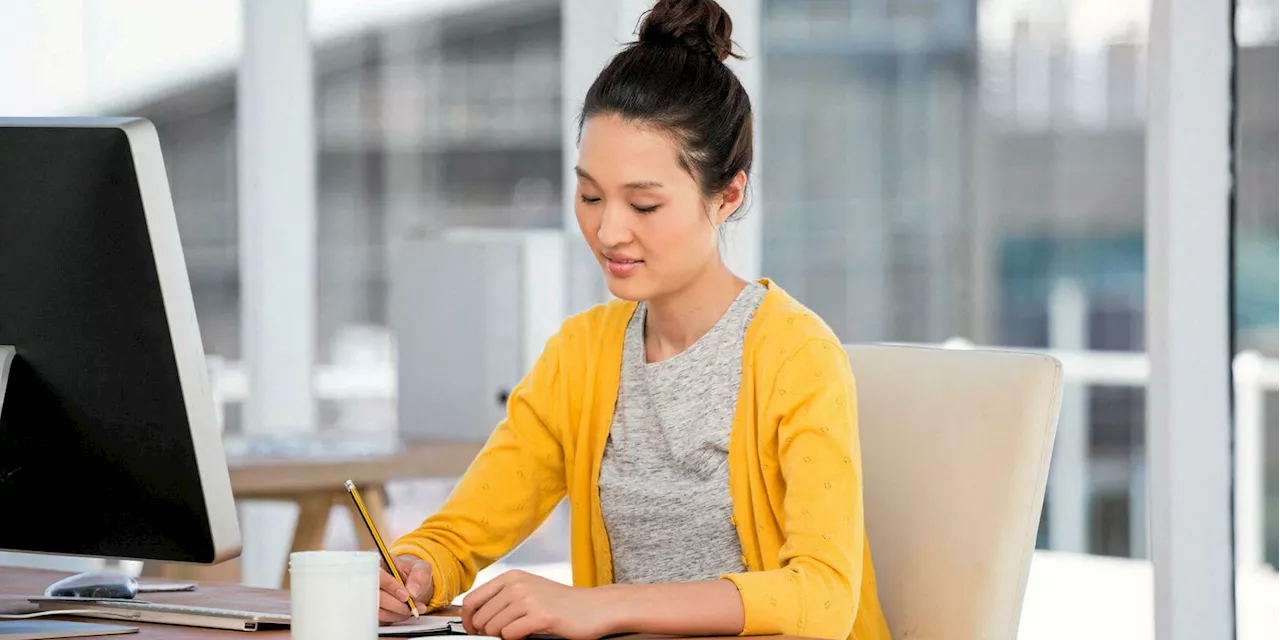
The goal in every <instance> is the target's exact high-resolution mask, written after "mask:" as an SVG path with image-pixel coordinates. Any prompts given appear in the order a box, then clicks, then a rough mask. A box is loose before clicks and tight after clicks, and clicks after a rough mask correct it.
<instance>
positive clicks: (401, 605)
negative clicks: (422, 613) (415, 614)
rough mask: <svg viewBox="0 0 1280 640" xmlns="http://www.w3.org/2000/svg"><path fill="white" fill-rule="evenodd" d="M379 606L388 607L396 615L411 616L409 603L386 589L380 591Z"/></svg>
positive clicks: (381, 607) (380, 607)
mask: <svg viewBox="0 0 1280 640" xmlns="http://www.w3.org/2000/svg"><path fill="white" fill-rule="evenodd" d="M378 608H379V609H386V610H387V611H390V612H392V613H394V614H396V615H402V616H404V617H406V618H407V617H409V605H408V604H407V603H405V601H404V600H400V599H398V598H396V597H395V596H394V595H392V594H390V593H387V592H386V591H379V592H378Z"/></svg>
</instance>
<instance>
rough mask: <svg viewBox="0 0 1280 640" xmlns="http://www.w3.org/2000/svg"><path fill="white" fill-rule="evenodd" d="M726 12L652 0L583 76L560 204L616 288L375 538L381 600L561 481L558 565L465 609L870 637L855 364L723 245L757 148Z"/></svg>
mask: <svg viewBox="0 0 1280 640" xmlns="http://www.w3.org/2000/svg"><path fill="white" fill-rule="evenodd" d="M731 29H732V25H731V22H730V19H729V16H728V15H727V14H726V13H725V12H724V10H723V9H721V8H720V6H719V5H717V4H716V3H715V2H714V1H713V0H661V1H659V2H658V3H657V5H656V6H655V7H654V8H653V9H652V10H651V11H650V12H649V13H648V15H647V17H646V18H645V20H644V22H643V24H642V25H641V28H640V32H639V35H640V37H639V40H638V42H636V43H633V44H632V45H630V46H629V47H628V48H627V49H626V50H624V51H623V52H621V53H619V54H618V55H617V57H615V58H614V59H613V60H612V61H611V62H610V64H609V65H608V67H606V68H605V69H604V70H603V71H602V72H601V73H600V76H599V77H598V78H597V79H596V81H595V83H594V84H593V85H592V86H591V89H590V90H589V91H588V93H587V96H586V100H585V102H584V106H583V111H582V117H581V120H580V121H579V146H580V152H579V163H578V166H577V176H578V187H577V202H576V204H575V213H576V214H577V219H578V224H579V226H580V228H581V230H582V234H583V236H584V237H585V238H586V240H587V243H588V244H589V245H590V247H591V250H592V251H593V252H594V254H595V256H596V258H597V260H599V262H600V266H601V267H602V268H603V270H604V272H605V276H606V278H607V280H608V285H609V289H610V291H612V293H613V294H614V295H615V296H616V297H617V298H618V300H614V301H612V302H610V303H607V304H604V305H601V306H599V307H596V308H594V309H592V310H590V311H587V312H585V313H583V314H580V315H578V316H575V317H573V318H570V319H569V320H567V321H566V322H565V323H564V325H563V326H562V327H561V329H560V331H559V333H558V334H557V335H556V336H555V337H553V338H552V339H551V340H550V341H549V342H548V344H547V346H546V349H545V351H544V352H543V354H542V355H541V357H540V358H539V360H538V362H537V363H536V364H535V365H534V367H533V369H532V370H531V371H530V372H529V373H528V375H527V376H526V377H525V378H524V380H522V381H521V383H520V384H519V385H518V386H517V387H516V389H515V390H514V391H513V393H512V395H511V397H510V399H509V402H508V414H507V418H506V419H505V420H503V421H502V423H501V424H499V425H498V427H497V429H496V430H495V431H494V433H493V435H492V436H491V437H490V439H489V441H488V443H487V444H486V446H485V448H484V450H483V452H482V453H481V454H480V455H479V456H478V457H477V458H476V460H475V462H474V463H473V464H472V465H471V467H470V469H469V470H468V471H467V473H466V475H465V476H464V477H463V478H462V479H461V481H460V483H459V484H458V486H457V488H456V489H455V490H454V492H453V493H452V495H451V496H450V497H449V500H448V501H447V502H446V504H445V505H444V507H443V508H442V509H441V510H440V512H439V513H437V514H435V515H433V516H431V517H430V518H428V519H427V520H426V521H425V522H424V523H423V524H422V525H421V526H420V527H419V528H418V529H417V530H416V531H414V532H412V533H410V534H408V535H406V536H404V537H403V538H401V539H400V540H398V541H397V542H396V544H394V545H393V548H392V553H394V554H395V555H396V556H397V564H398V565H399V569H400V571H401V572H402V575H404V576H406V586H407V589H406V588H405V587H401V586H400V585H399V583H397V582H396V581H395V580H394V579H393V578H391V577H390V576H388V575H386V574H385V573H384V575H383V576H382V586H381V588H382V592H381V594H380V598H381V608H382V610H381V618H382V620H383V621H384V622H392V621H397V620H402V619H404V618H406V617H407V616H408V615H409V614H410V612H409V609H408V605H407V604H406V601H407V600H408V598H409V596H410V595H412V596H413V599H414V601H415V602H416V603H418V604H419V606H420V607H421V608H422V610H423V611H427V610H434V609H437V608H440V607H443V606H446V605H448V604H449V603H450V602H451V601H452V600H453V599H454V598H455V597H456V596H457V595H458V594H460V593H462V592H464V591H466V590H467V589H469V588H470V587H471V585H472V582H473V581H474V579H475V576H476V573H477V571H479V570H480V569H482V568H484V567H486V566H488V565H490V564H491V563H493V562H494V561H496V560H498V559H499V558H501V557H502V556H504V555H505V554H507V553H508V552H509V551H511V550H512V549H513V548H515V546H516V545H518V544H519V543H520V542H521V541H523V540H524V539H525V538H526V537H527V536H528V535H529V534H530V533H532V532H533V531H534V529H535V528H537V526H538V525H539V524H540V523H541V522H542V521H543V520H544V519H545V518H546V517H547V515H548V514H550V513H551V511H552V510H553V509H554V508H555V506H556V505H557V504H558V503H559V502H560V500H561V499H563V498H565V497H566V496H567V497H568V499H569V501H570V505H571V507H572V509H571V514H572V516H571V517H572V533H571V536H572V560H573V581H574V584H575V585H576V586H574V587H569V586H565V585H561V584H558V583H555V582H552V581H549V580H546V579H543V578H539V577H536V576H532V575H529V574H526V573H523V572H520V571H511V572H507V573H505V574H503V575H501V576H499V577H497V578H495V579H494V580H493V581H491V582H489V583H488V584H485V585H483V586H481V587H479V588H478V589H476V590H475V591H473V592H472V593H470V594H468V595H467V597H466V598H465V599H464V601H463V609H462V618H463V623H464V626H465V627H466V629H467V630H468V632H469V633H472V634H479V635H492V636H502V637H504V638H519V637H525V636H528V635H530V634H534V633H551V634H555V635H559V636H562V637H565V638H571V639H577V638H598V637H601V636H604V635H610V634H614V633H623V632H641V633H658V634H674V635H736V634H743V635H748V634H750V635H756V634H777V633H786V634H795V635H805V636H816V637H825V638H835V639H843V638H857V639H858V640H879V639H881V638H886V639H887V638H888V637H889V635H888V630H887V628H886V625H885V621H884V617H883V614H882V613H881V610H880V605H879V602H878V600H877V596H876V585H875V578H874V571H873V569H872V566H871V555H870V551H869V547H868V545H867V541H866V536H865V531H864V527H863V520H862V484H861V482H862V474H861V463H860V458H859V454H860V450H859V445H858V437H857V418H856V412H855V406H854V385H853V378H852V374H851V372H850V369H849V364H848V361H847V360H846V356H845V352H844V350H843V349H842V348H841V346H840V343H839V341H838V340H837V339H836V337H835V336H834V335H833V334H832V332H831V330H830V329H829V328H828V327H827V326H826V324H824V323H823V322H822V320H821V319H819V318H818V317H817V316H815V315H814V314H813V313H812V312H810V311H809V310H807V309H805V308H804V307H802V306H801V305H800V304H799V303H797V302H796V301H795V300H794V299H792V298H791V297H789V296H788V295H787V294H786V293H785V292H784V291H783V290H782V289H780V288H779V287H778V286H777V285H776V284H773V283H771V282H769V281H768V280H762V281H760V282H747V281H744V280H742V279H741V278H739V277H737V276H736V275H734V274H733V273H732V272H731V271H730V270H729V269H728V268H727V267H726V266H725V264H724V262H723V261H722V260H721V257H720V254H719V249H718V245H719V243H718V239H719V231H720V229H721V227H722V225H724V224H727V223H728V222H730V221H732V220H734V219H735V218H737V217H738V216H739V215H740V213H741V211H742V205H743V201H744V197H745V192H746V187H747V175H748V174H749V173H750V169H751V159H752V114H751V104H750V101H749V100H748V98H747V93H746V92H745V91H744V90H743V88H742V85H741V84H740V83H739V82H738V79H737V78H736V77H735V76H734V74H733V72H732V71H730V70H729V68H728V67H727V66H726V65H725V64H724V60H725V59H726V58H727V57H728V56H730V55H733V54H732V51H731V48H732V42H731V40H730V34H731Z"/></svg>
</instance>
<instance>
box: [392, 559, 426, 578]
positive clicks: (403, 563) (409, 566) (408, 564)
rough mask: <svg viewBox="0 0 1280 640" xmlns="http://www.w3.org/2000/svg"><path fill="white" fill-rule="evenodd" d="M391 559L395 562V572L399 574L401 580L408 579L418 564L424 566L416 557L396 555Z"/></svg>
mask: <svg viewBox="0 0 1280 640" xmlns="http://www.w3.org/2000/svg"><path fill="white" fill-rule="evenodd" d="M392 559H393V560H395V561H396V571H399V572H400V577H401V578H408V577H409V574H410V573H413V570H414V568H416V567H417V566H418V565H419V564H426V562H423V561H422V558H419V557H418V556H409V555H398V556H396V557H395V558H392Z"/></svg>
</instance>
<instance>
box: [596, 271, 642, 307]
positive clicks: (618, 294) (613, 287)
mask: <svg viewBox="0 0 1280 640" xmlns="http://www.w3.org/2000/svg"><path fill="white" fill-rule="evenodd" d="M604 279H605V283H606V284H607V285H608V286H609V293H612V294H613V297H615V298H618V299H621V300H629V301H631V302H640V301H642V300H648V299H649V297H650V296H649V295H648V293H649V287H646V286H645V285H644V282H643V281H642V280H640V279H639V278H619V277H617V276H614V275H612V274H610V273H609V272H608V271H606V272H605V274H604Z"/></svg>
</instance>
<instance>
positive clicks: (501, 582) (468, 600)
mask: <svg viewBox="0 0 1280 640" xmlns="http://www.w3.org/2000/svg"><path fill="white" fill-rule="evenodd" d="M513 577H514V574H513V572H511V571H507V572H505V573H503V574H502V575H499V576H498V577H496V578H494V579H493V580H490V581H489V582H487V583H485V584H482V585H480V586H479V587H477V588H476V589H475V590H473V591H472V592H471V593H468V594H467V597H465V598H463V599H462V626H463V627H465V628H468V629H470V627H467V624H468V621H469V620H471V618H472V616H474V615H475V613H476V611H479V610H480V607H483V606H484V604H485V603H486V602H488V601H489V599H490V598H493V596H494V595H496V594H497V593H498V592H499V591H501V590H502V588H503V586H505V585H506V583H507V582H508V581H510V580H511V579H512V578H513Z"/></svg>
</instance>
